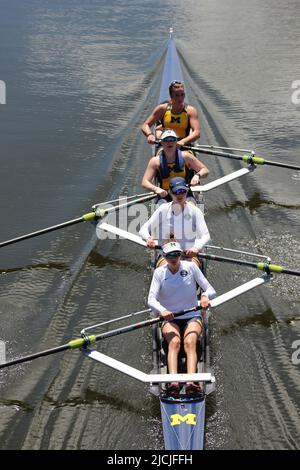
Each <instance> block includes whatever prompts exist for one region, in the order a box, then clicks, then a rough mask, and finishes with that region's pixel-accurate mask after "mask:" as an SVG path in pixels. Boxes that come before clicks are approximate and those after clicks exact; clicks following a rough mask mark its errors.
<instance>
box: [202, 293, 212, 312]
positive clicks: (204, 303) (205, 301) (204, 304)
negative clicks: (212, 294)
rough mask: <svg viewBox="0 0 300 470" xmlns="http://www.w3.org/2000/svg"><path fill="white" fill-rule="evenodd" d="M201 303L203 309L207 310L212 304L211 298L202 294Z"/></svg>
mask: <svg viewBox="0 0 300 470" xmlns="http://www.w3.org/2000/svg"><path fill="white" fill-rule="evenodd" d="M200 305H201V308H202V309H203V310H206V309H207V308H208V307H209V306H210V301H209V298H208V297H207V296H206V295H202V296H201V300H200Z"/></svg>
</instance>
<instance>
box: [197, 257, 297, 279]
mask: <svg viewBox="0 0 300 470" xmlns="http://www.w3.org/2000/svg"><path fill="white" fill-rule="evenodd" d="M198 256H199V258H204V259H208V260H212V261H221V262H224V263H231V264H238V265H241V266H250V267H252V268H256V269H259V270H260V271H265V272H266V273H268V274H269V273H277V274H291V275H292V276H300V271H295V270H292V269H286V268H284V267H283V266H280V265H277V264H271V263H267V262H265V263H264V262H262V261H261V262H259V263H254V262H252V261H245V260H239V259H234V258H227V257H226V256H217V255H211V254H208V253H198Z"/></svg>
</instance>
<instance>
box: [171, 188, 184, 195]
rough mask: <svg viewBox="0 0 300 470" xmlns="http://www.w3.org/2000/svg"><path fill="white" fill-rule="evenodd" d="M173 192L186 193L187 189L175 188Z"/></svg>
mask: <svg viewBox="0 0 300 470" xmlns="http://www.w3.org/2000/svg"><path fill="white" fill-rule="evenodd" d="M172 193H173V194H186V193H187V190H186V189H177V191H176V189H175V191H172Z"/></svg>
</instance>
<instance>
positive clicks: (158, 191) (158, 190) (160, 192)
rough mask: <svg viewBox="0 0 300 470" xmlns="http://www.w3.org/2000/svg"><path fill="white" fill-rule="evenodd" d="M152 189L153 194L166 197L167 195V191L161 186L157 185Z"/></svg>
mask: <svg viewBox="0 0 300 470" xmlns="http://www.w3.org/2000/svg"><path fill="white" fill-rule="evenodd" d="M153 191H154V192H155V194H157V195H158V196H159V197H167V195H168V191H166V190H165V189H163V188H159V187H158V186H156V187H155V189H153Z"/></svg>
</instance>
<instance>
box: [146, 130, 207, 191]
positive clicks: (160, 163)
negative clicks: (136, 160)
mask: <svg viewBox="0 0 300 470" xmlns="http://www.w3.org/2000/svg"><path fill="white" fill-rule="evenodd" d="M160 143H161V146H162V150H161V152H159V153H158V154H157V155H156V156H154V157H152V158H151V159H150V160H149V163H148V165H147V168H146V171H145V173H144V176H143V179H142V186H143V188H145V189H148V190H149V191H153V192H155V193H156V194H157V195H158V196H160V198H164V199H166V200H171V198H170V197H169V199H167V198H168V190H169V182H170V180H171V179H172V178H174V177H175V176H181V177H182V178H184V179H185V181H186V182H187V183H188V184H190V185H191V186H195V185H199V184H200V178H206V177H207V175H208V174H209V171H208V168H207V167H206V166H205V165H204V164H203V163H202V162H201V161H200V160H198V159H197V158H196V157H195V156H194V155H193V154H192V153H191V152H187V151H181V150H180V149H178V148H177V134H176V132H175V131H173V130H171V129H167V130H165V131H164V132H163V133H162V135H161V139H160ZM194 173H195V174H194ZM154 181H155V182H156V181H158V185H156V184H154V183H153V182H154Z"/></svg>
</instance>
